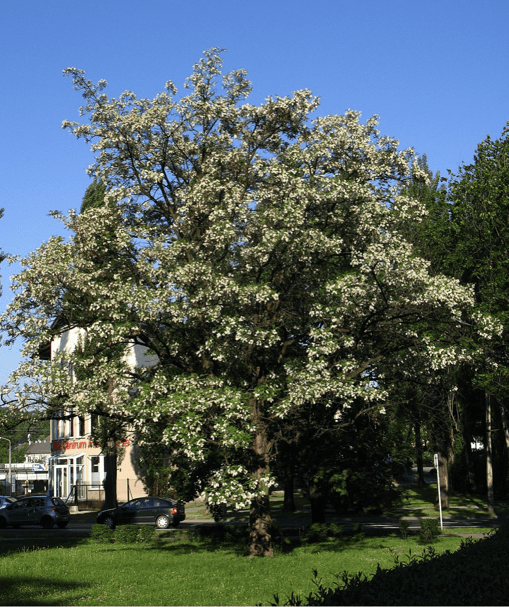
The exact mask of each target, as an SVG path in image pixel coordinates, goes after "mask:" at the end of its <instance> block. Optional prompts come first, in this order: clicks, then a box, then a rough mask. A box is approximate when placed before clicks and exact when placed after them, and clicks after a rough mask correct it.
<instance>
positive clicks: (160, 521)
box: [156, 514, 170, 529]
mask: <svg viewBox="0 0 509 607" xmlns="http://www.w3.org/2000/svg"><path fill="white" fill-rule="evenodd" d="M169 526H170V517H169V516H166V514H163V515H162V516H158V517H157V519H156V527H157V528H158V529H168V527H169Z"/></svg>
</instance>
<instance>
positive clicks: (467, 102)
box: [0, 0, 509, 382]
mask: <svg viewBox="0 0 509 607" xmlns="http://www.w3.org/2000/svg"><path fill="white" fill-rule="evenodd" d="M0 9H1V12H0V56H1V57H2V62H1V67H0V70H1V71H0V74H1V81H0V82H1V85H0V120H1V131H0V133H1V135H0V136H1V146H0V179H1V184H2V187H1V190H0V207H5V217H4V219H3V220H1V221H0V234H1V238H0V246H1V248H2V249H3V250H4V251H7V252H10V253H16V254H21V255H25V254H27V253H29V252H30V251H32V250H34V249H35V248H37V247H38V246H39V245H40V244H41V243H42V242H43V241H45V240H47V239H48V238H49V237H50V236H51V235H53V234H59V233H63V232H62V228H61V227H60V225H59V224H58V223H57V222H56V221H55V220H53V219H51V218H49V217H48V212H49V211H50V210H52V209H58V210H63V211H66V210H68V209H70V208H77V207H79V204H80V201H81V198H82V196H83V194H84V191H85V189H86V187H87V185H88V183H89V179H88V177H87V175H86V174H85V168H86V167H87V166H88V165H89V164H90V163H91V159H92V157H91V154H90V152H89V151H88V150H87V148H86V146H85V145H84V144H83V143H82V142H81V141H80V142H79V141H76V140H75V139H73V137H72V136H71V135H70V134H69V133H67V132H65V131H63V130H62V129H61V123H62V120H63V119H70V120H76V119H78V108H79V106H80V105H81V100H82V99H81V97H80V96H79V95H78V94H77V93H76V92H74V90H73V87H72V84H71V82H70V80H69V79H67V78H64V77H63V76H62V70H63V69H64V68H66V67H68V66H75V67H79V68H81V69H84V70H85V71H86V73H87V76H88V77H90V78H91V79H92V80H94V81H97V80H99V79H101V78H104V79H106V80H107V81H108V83H109V86H108V89H107V91H106V92H107V93H108V94H110V95H111V96H118V95H119V94H120V93H121V92H122V91H124V90H126V89H130V90H132V91H134V92H135V93H136V94H138V95H139V96H144V97H152V96H155V95H156V94H157V93H159V92H160V91H162V90H163V87H164V83H165V82H166V81H167V80H168V79H171V80H173V81H174V82H175V83H176V84H177V86H178V87H179V88H180V90H181V89H182V83H183V81H184V79H185V78H186V77H187V76H188V75H189V74H190V72H191V69H192V65H193V63H195V62H196V61H197V60H198V59H199V57H200V56H201V53H202V51H203V50H204V49H207V48H210V47H213V46H218V47H223V48H225V49H227V53H226V55H225V67H226V69H233V68H245V69H247V71H248V74H249V77H250V79H251V80H252V81H253V85H254V93H253V96H252V99H251V102H252V103H256V102H258V101H261V100H262V99H263V98H265V97H266V96H267V95H275V94H278V95H285V94H288V93H290V92H291V91H294V90H296V89H300V88H309V89H311V90H312V91H313V93H314V94H315V95H318V96H320V97H321V100H322V105H321V108H320V110H319V113H320V114H331V113H335V114H339V113H343V112H344V111H345V109H347V108H351V109H355V110H360V111H362V113H363V116H364V118H368V117H369V116H371V115H372V114H375V113H376V114H379V115H380V130H381V131H382V133H383V134H386V135H391V136H393V137H396V138H397V139H399V140H400V142H401V145H402V146H403V147H409V146H411V147H414V148H415V150H416V151H417V152H418V153H420V154H423V153H425V154H427V156H428V161H429V164H430V167H431V169H432V170H434V171H436V170H440V171H441V173H442V174H445V173H446V171H447V169H452V170H453V171H455V170H456V169H457V167H458V165H459V164H460V163H461V162H466V163H468V162H470V161H471V160H472V157H473V153H474V151H475V147H476V145H477V144H478V143H479V142H480V141H482V140H483V139H484V138H485V137H486V135H487V134H490V135H491V136H492V137H494V138H496V137H498V136H499V135H500V133H501V131H502V128H503V126H504V124H505V123H506V122H507V121H508V120H509V107H508V102H509V94H508V93H509V74H508V66H509V35H508V33H507V24H508V23H509V3H508V2H507V0H484V1H483V2H480V1H477V2H474V1H473V0H461V1H460V0H445V1H444V0H441V1H438V0H427V2H417V1H412V0H357V1H356V2H352V1H349V2H346V1H344V0H314V1H313V2H304V1H303V0H270V1H269V0H257V1H256V2H244V1H242V0H187V1H182V0H144V1H143V2H134V1H133V0H87V1H85V2H77V1H73V0H45V1H44V2H43V1H41V0H24V1H20V0H3V2H2V4H1V7H0ZM15 270H16V268H15V267H9V266H8V265H7V264H3V267H2V268H1V270H0V271H1V274H2V279H3V280H2V282H3V285H4V288H3V296H2V299H1V301H0V309H2V310H3V309H4V308H5V306H6V305H7V303H8V302H9V300H10V292H9V288H8V286H9V276H10V275H11V274H12V273H14V272H15ZM18 360H19V353H18V352H17V349H16V348H13V349H11V350H6V349H5V348H4V349H3V351H0V382H3V381H5V380H6V378H7V375H8V373H9V372H10V370H12V369H13V368H14V367H15V366H16V364H17V362H18Z"/></svg>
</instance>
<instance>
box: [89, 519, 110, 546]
mask: <svg viewBox="0 0 509 607" xmlns="http://www.w3.org/2000/svg"><path fill="white" fill-rule="evenodd" d="M113 534H114V531H113V529H110V528H109V527H108V526H107V525H98V524H95V525H92V531H91V533H90V538H91V539H92V540H93V541H95V542H97V543H98V544H111V543H112V542H113V541H114V539H113Z"/></svg>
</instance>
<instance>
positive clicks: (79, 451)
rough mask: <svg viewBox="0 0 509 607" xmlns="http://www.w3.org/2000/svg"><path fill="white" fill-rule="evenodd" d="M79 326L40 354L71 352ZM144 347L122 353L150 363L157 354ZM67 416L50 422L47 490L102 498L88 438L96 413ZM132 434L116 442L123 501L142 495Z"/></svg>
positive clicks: (99, 468)
mask: <svg viewBox="0 0 509 607" xmlns="http://www.w3.org/2000/svg"><path fill="white" fill-rule="evenodd" d="M83 334H84V331H83V330H82V329H71V330H70V331H65V332H63V333H62V334H61V335H59V336H57V337H55V338H54V339H53V341H52V342H51V344H50V346H49V347H48V348H45V349H44V350H41V352H40V357H41V358H42V359H43V360H44V359H45V360H50V359H51V358H52V357H53V356H55V354H56V353H58V352H71V351H72V350H73V349H74V348H75V347H76V345H77V343H78V339H79V337H80V335H83ZM146 351H147V348H145V347H143V346H138V345H134V344H133V345H132V346H131V347H130V348H129V350H128V352H127V355H126V359H127V362H128V364H129V365H130V366H131V367H132V368H135V367H142V366H146V367H148V366H152V365H154V364H156V362H157V357H155V356H152V355H148V354H146ZM66 417H68V419H54V420H52V421H51V426H50V437H51V457H50V458H49V489H50V490H51V491H53V493H54V495H55V496H59V497H64V498H66V497H68V496H70V495H71V493H72V492H73V490H74V488H75V487H76V486H78V495H79V496H80V499H85V500H87V501H93V502H100V501H102V499H103V498H104V484H103V481H104V479H105V468H104V457H105V456H104V454H103V453H102V451H101V448H100V447H99V446H97V445H95V444H94V443H93V442H92V440H91V438H90V437H91V435H92V431H93V427H94V424H96V423H97V416H94V415H85V416H79V415H72V411H71V412H69V413H68V414H67V415H66ZM133 438H134V436H133V434H130V435H129V433H128V436H127V439H126V440H125V441H124V442H123V443H121V444H120V443H119V445H118V447H119V448H120V452H121V454H122V457H120V458H119V463H118V467H117V498H118V500H119V501H127V500H129V499H132V498H135V497H142V496H145V495H146V494H145V491H144V488H143V483H142V481H141V478H140V471H139V467H138V457H137V450H136V445H135V444H134V443H133Z"/></svg>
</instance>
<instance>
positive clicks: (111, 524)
mask: <svg viewBox="0 0 509 607" xmlns="http://www.w3.org/2000/svg"><path fill="white" fill-rule="evenodd" d="M104 524H105V525H106V526H107V527H109V528H110V529H115V519H114V518H113V517H112V516H107V517H106V518H105V519H104Z"/></svg>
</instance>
